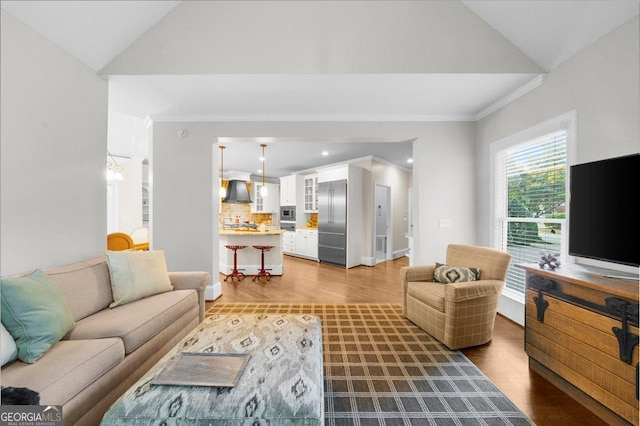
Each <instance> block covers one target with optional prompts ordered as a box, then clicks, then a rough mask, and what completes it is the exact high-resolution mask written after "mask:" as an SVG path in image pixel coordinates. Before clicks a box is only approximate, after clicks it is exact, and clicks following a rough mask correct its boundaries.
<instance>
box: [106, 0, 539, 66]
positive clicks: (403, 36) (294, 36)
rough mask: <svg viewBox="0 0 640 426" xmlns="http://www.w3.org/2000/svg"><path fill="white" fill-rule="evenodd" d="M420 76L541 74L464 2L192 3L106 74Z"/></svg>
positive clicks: (151, 31)
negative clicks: (415, 74)
mask: <svg viewBox="0 0 640 426" xmlns="http://www.w3.org/2000/svg"><path fill="white" fill-rule="evenodd" d="M443 41H446V42H443ZM212 52H215V54H213V53H212ZM416 72H417V73H447V72H460V73H470V72H471V73H474V72H477V73H495V72H509V73H539V72H543V70H542V69H541V68H540V67H539V66H538V65H536V64H535V63H534V62H533V61H532V60H531V59H529V58H528V57H527V56H525V55H524V54H523V53H522V52H521V51H519V50H518V49H517V48H516V47H515V46H514V45H513V44H512V43H510V42H509V41H507V40H506V39H505V38H504V37H503V36H502V35H500V34H499V33H498V32H497V31H496V30H494V29H493V28H492V27H491V26H489V25H488V24H487V23H486V22H485V21H483V20H482V19H480V17H478V16H477V15H476V14H475V13H473V12H472V11H471V10H470V9H469V8H467V7H466V6H464V5H463V4H462V3H460V2H458V1H300V2H291V1H260V2H239V1H215V2H214V1H207V2H205V1H185V2H182V3H181V4H180V5H178V6H177V7H176V8H175V9H173V10H172V11H171V12H169V13H168V14H167V15H166V17H165V18H163V19H162V20H161V21H160V22H159V23H158V24H157V25H155V26H154V27H152V28H151V29H149V30H148V31H147V32H146V33H145V34H143V35H142V36H141V37H140V38H139V39H138V40H136V42H135V43H133V44H132V45H131V46H130V47H128V48H127V49H126V50H125V51H124V52H123V53H122V54H121V55H120V56H118V57H117V58H115V59H114V60H113V61H112V62H111V63H110V64H109V65H107V66H106V67H105V68H104V69H103V70H102V71H101V73H104V74H131V75H144V74H183V75H184V74H236V73H239V74H242V73H252V74H296V73H301V74H309V73H319V74H325V73H332V74H340V73H348V74H354V73H356V74H357V73H364V74H370V73H416Z"/></svg>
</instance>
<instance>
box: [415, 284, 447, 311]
mask: <svg viewBox="0 0 640 426" xmlns="http://www.w3.org/2000/svg"><path fill="white" fill-rule="evenodd" d="M445 288H446V286H444V285H442V284H440V283H434V282H430V281H428V282H426V281H418V282H409V283H408V284H407V294H408V295H409V296H412V297H414V298H415V299H417V300H419V301H420V302H422V303H424V304H426V305H429V306H431V307H432V308H433V309H436V310H438V311H440V312H444V293H445Z"/></svg>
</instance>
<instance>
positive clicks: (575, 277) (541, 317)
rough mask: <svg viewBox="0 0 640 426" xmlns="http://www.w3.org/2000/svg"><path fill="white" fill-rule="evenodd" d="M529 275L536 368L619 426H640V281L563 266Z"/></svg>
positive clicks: (533, 267)
mask: <svg viewBox="0 0 640 426" xmlns="http://www.w3.org/2000/svg"><path fill="white" fill-rule="evenodd" d="M517 266H518V267H519V268H521V269H524V270H525V271H526V308H525V311H526V316H525V350H526V352H527V354H528V355H529V366H530V368H531V369H532V370H534V371H536V372H537V373H539V374H540V375H542V376H543V377H545V378H546V379H547V380H549V381H550V382H552V383H553V384H555V385H556V386H558V387H559V388H560V389H562V390H563V391H564V392H566V393H567V394H569V395H571V396H572V397H573V398H574V399H576V400H577V401H579V402H580V403H582V404H583V405H584V406H585V407H587V408H589V409H590V410H591V411H593V412H594V413H595V414H597V415H598V416H599V417H601V418H602V419H604V420H605V421H607V422H608V423H609V424H613V425H629V424H632V425H638V422H639V420H638V392H639V390H638V388H639V383H638V373H639V364H638V335H639V334H640V333H639V330H638V299H639V297H638V292H639V286H638V281H637V280H636V281H632V280H623V279H614V278H606V277H605V275H608V274H616V275H625V274H620V273H617V272H616V271H611V270H605V269H601V268H595V267H584V266H580V265H568V266H565V265H563V266H562V267H561V268H558V269H556V270H555V271H551V270H548V269H541V268H540V267H539V266H538V265H537V264H521V265H517Z"/></svg>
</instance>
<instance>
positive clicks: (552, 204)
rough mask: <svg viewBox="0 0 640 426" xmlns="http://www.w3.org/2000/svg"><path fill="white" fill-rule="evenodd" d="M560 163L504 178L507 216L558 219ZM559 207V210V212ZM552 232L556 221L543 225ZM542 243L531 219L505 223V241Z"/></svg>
mask: <svg viewBox="0 0 640 426" xmlns="http://www.w3.org/2000/svg"><path fill="white" fill-rule="evenodd" d="M565 179H566V171H565V167H564V166H558V167H550V168H547V169H544V170H542V171H536V172H522V173H519V174H517V175H514V176H510V177H509V178H508V180H507V187H508V194H509V206H508V216H509V217H511V218H518V217H522V218H545V217H548V218H551V217H553V218H559V217H564V210H563V208H564V202H565V187H566V186H565ZM559 210H561V211H559ZM547 225H551V226H548V227H549V228H551V229H553V230H554V232H555V231H556V230H559V226H558V224H547ZM539 242H543V240H542V238H540V235H539V229H538V224H537V223H534V222H515V223H514V222H509V223H508V228H507V244H511V245H529V244H531V243H539Z"/></svg>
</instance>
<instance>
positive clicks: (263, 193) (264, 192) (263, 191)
mask: <svg viewBox="0 0 640 426" xmlns="http://www.w3.org/2000/svg"><path fill="white" fill-rule="evenodd" d="M260 146H261V147H262V187H261V188H260V196H261V197H262V198H264V197H266V196H267V195H268V191H267V186H266V185H265V183H264V163H266V162H267V161H266V159H265V157H264V148H265V147H266V146H267V145H266V144H264V143H263V144H260Z"/></svg>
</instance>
